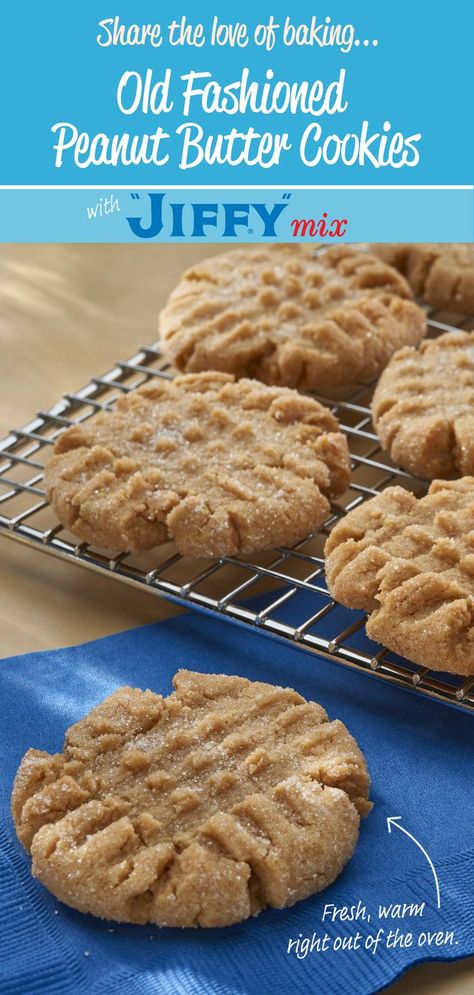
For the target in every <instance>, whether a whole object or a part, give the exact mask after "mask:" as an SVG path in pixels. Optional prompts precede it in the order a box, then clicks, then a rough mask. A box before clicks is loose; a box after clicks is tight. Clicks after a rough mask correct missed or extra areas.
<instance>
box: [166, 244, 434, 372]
mask: <svg viewBox="0 0 474 995" xmlns="http://www.w3.org/2000/svg"><path fill="white" fill-rule="evenodd" d="M410 297H411V292H410V289H409V287H408V284H407V283H406V282H405V280H404V279H403V278H402V277H401V276H400V274H399V273H397V271H396V270H394V269H393V268H392V267H391V266H387V265H386V264H385V263H383V262H381V261H380V260H379V259H377V258H376V257H375V256H373V255H369V254H368V253H366V252H360V251H357V250H356V249H353V248H352V247H351V246H346V245H344V246H341V247H339V246H338V247H336V248H331V249H329V250H327V251H326V252H322V253H320V254H319V255H318V256H316V255H314V253H313V251H312V249H311V247H309V246H305V245H269V246H262V245H259V246H255V247H250V248H243V247H242V248H239V249H235V250H234V251H232V252H226V253H223V254H222V255H219V256H214V257H213V258H212V259H208V260H206V261H204V262H202V263H200V264H199V265H197V266H194V267H193V268H192V269H189V270H187V271H186V272H185V273H184V274H183V276H182V278H181V280H180V282H179V284H178V286H177V287H176V288H175V290H174V291H173V292H172V294H171V296H170V298H169V301H168V303H167V305H166V307H165V309H164V311H163V312H162V313H161V316H160V334H161V342H162V347H163V350H164V352H165V354H166V355H167V356H169V358H170V360H171V361H172V362H173V363H174V364H175V365H176V366H177V367H178V369H180V370H185V371H187V372H194V371H198V370H207V369H215V370H223V371H225V372H228V373H234V374H235V375H236V376H237V377H243V376H252V377H257V378H258V379H259V380H262V381H263V382H264V383H268V384H284V385H286V386H287V387H297V388H299V389H300V390H321V391H325V390H326V389H327V388H328V387H330V388H334V387H339V386H341V385H345V384H350V383H354V382H355V381H357V380H364V381H368V380H371V379H372V378H373V377H375V376H376V375H377V374H379V373H380V371H381V370H382V369H383V367H384V366H385V364H386V363H387V361H388V360H389V358H390V356H391V355H392V354H393V353H394V352H395V350H396V349H398V348H400V347H401V346H403V345H418V343H419V342H421V340H422V338H423V336H424V334H425V316H424V314H423V312H422V311H421V310H420V308H418V307H417V305H416V304H415V303H414V302H413V301H412V300H410Z"/></svg>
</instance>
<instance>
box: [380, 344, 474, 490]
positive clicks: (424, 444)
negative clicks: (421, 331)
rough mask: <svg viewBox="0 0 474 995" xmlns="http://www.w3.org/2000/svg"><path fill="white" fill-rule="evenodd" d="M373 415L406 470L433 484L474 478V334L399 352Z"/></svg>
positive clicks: (394, 456) (383, 381)
mask: <svg viewBox="0 0 474 995" xmlns="http://www.w3.org/2000/svg"><path fill="white" fill-rule="evenodd" d="M372 414H373V420H374V426H375V430H376V432H377V434H378V436H379V439H380V441H381V443H382V446H383V447H384V449H385V450H386V451H387V452H388V453H389V455H390V456H391V458H392V459H393V460H394V462H395V463H398V464H399V465H400V466H402V467H404V469H406V470H410V471H411V472H412V473H415V474H418V475H420V476H422V477H428V478H430V479H433V477H450V476H454V475H458V476H466V475H469V474H472V473H474V334H469V333H468V332H449V333H448V334H446V335H441V336H440V337H439V338H437V339H434V340H432V341H425V342H422V344H421V346H420V348H419V349H418V350H416V349H412V348H405V349H400V350H399V351H398V352H396V353H395V355H394V356H393V357H392V359H391V360H390V362H389V364H388V366H387V367H386V368H385V370H384V372H383V373H382V376H381V378H380V380H379V382H378V384H377V387H376V389H375V393H374V397H373V401H372Z"/></svg>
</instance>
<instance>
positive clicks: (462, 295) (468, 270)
mask: <svg viewBox="0 0 474 995" xmlns="http://www.w3.org/2000/svg"><path fill="white" fill-rule="evenodd" d="M372 251H373V252H375V253H376V255H377V256H379V257H380V259H383V260H384V262H387V263H389V264H390V265H392V266H395V267H396V269H398V270H399V272H400V273H403V275H404V276H405V277H406V279H407V280H408V282H409V284H410V286H411V287H412V289H413V290H414V292H415V294H416V295H417V296H418V297H421V299H422V300H423V301H425V302H426V303H427V304H430V305H431V306H432V307H436V308H444V309H445V310H447V311H456V312H460V313H461V314H474V245H472V243H468V242H466V243H454V244H453V243H451V242H447V243H445V242H424V243H415V244H406V243H396V244H394V245H393V244H387V245H385V244H384V245H373V246H372Z"/></svg>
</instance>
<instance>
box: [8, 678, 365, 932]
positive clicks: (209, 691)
mask: <svg viewBox="0 0 474 995" xmlns="http://www.w3.org/2000/svg"><path fill="white" fill-rule="evenodd" d="M173 683H174V685H175V688H176V691H175V693H174V694H172V695H170V697H168V698H162V697H161V695H157V694H154V693H153V692H152V691H140V690H137V689H135V688H126V687H125V688H120V689H119V690H118V691H116V692H115V693H114V694H112V695H111V696H110V697H109V698H106V699H105V701H103V702H102V704H100V705H99V706H98V707H97V708H95V709H94V710H93V711H92V712H91V713H90V715H88V716H86V717H85V718H84V719H82V720H81V721H80V722H77V723H76V725H73V726H71V728H70V729H69V730H68V731H67V733H66V740H65V745H64V751H63V753H56V754H54V755H50V754H49V753H45V752H42V751H40V750H29V751H28V752H27V753H26V754H25V756H24V757H23V760H22V762H21V765H20V767H19V770H18V773H17V776H16V779H15V784H14V788H13V796H12V811H13V818H14V821H15V827H16V831H17V834H18V837H19V839H20V840H21V842H22V843H23V846H25V847H26V849H27V850H28V851H30V852H31V854H32V858H33V868H32V869H33V874H34V875H35V876H36V877H38V878H39V880H40V881H42V882H43V884H45V885H46V887H47V888H49V890H50V891H52V893H53V894H54V895H56V897H57V898H59V899H61V901H63V902H66V904H68V905H71V906H73V908H75V909H79V910H80V911H81V912H90V913H92V914H93V915H96V916H101V917H103V918H106V919H117V920H119V921H121V922H136V923H147V922H153V923H157V924H158V925H161V926H226V925H229V924H230V923H235V922H240V921H242V920H243V919H247V917H248V916H251V915H256V914H257V913H258V912H260V911H261V909H263V908H264V907H265V906H266V905H271V906H274V907H276V908H283V907H285V906H288V905H293V904H294V903H295V902H297V901H299V900H300V899H302V898H306V897H307V896H308V895H311V894H313V893H314V892H317V891H320V890H321V889H323V888H325V887H327V885H329V884H330V883H331V882H332V881H334V879H335V878H336V877H337V875H338V874H339V873H340V872H341V870H342V868H343V867H344V865H345V863H346V862H347V861H348V860H349V858H350V857H351V855H352V853H353V850H354V847H355V845H356V842H357V837H358V832H359V820H360V816H361V815H365V814H366V813H367V812H368V811H369V810H370V808H371V805H370V802H368V800H367V799H368V791H369V783H370V782H369V777H368V774H367V768H366V764H365V760H364V757H363V756H362V753H361V752H360V750H359V748H358V746H357V744H356V742H355V740H354V739H353V738H352V736H350V735H349V733H348V731H347V729H346V728H345V726H344V725H343V724H342V723H341V722H339V721H337V720H336V721H333V722H329V721H328V717H327V715H326V712H325V711H324V709H323V708H321V706H320V705H317V704H316V703H315V702H311V701H310V702H308V701H305V699H304V698H302V697H301V695H299V694H297V693H296V692H295V691H292V690H291V689H290V688H280V687H275V686H273V685H271V684H262V683H260V682H251V681H248V680H245V679H244V678H241V677H225V676H220V675H209V674H197V673H191V672H189V671H185V670H180V671H179V672H178V673H177V674H176V676H175V678H174V681H173Z"/></svg>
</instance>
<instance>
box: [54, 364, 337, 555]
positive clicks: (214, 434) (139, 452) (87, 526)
mask: <svg viewBox="0 0 474 995" xmlns="http://www.w3.org/2000/svg"><path fill="white" fill-rule="evenodd" d="M349 476H350V462H349V453H348V447H347V442H346V438H345V436H344V435H343V434H342V433H341V432H340V431H339V426H338V422H337V420H336V418H334V416H333V415H332V414H331V413H330V412H329V411H328V410H327V408H324V407H323V406H322V405H321V404H319V403H318V402H317V401H315V400H313V398H310V397H302V396H301V395H300V394H298V393H297V392H296V391H292V390H285V389H282V388H271V387H264V386H263V385H262V384H261V383H259V382H258V381H252V380H241V381H239V382H238V383H235V382H234V378H233V377H232V376H228V375H225V374H222V373H202V374H198V375H194V376H192V375H191V376H184V377H177V378H176V380H174V381H167V380H161V379H158V378H157V379H156V380H153V381H151V382H149V383H147V384H146V385H145V386H143V387H140V388H138V390H134V391H132V392H131V393H129V394H128V395H126V396H125V397H122V398H120V400H119V401H118V402H117V405H116V410H115V411H114V412H113V413H109V412H107V413H101V414H99V415H97V416H94V417H92V418H90V419H88V420H87V421H86V422H84V423H82V424H81V425H78V426H77V427H76V426H74V427H73V428H70V429H68V430H67V431H66V432H65V433H64V434H63V435H61V436H60V437H59V439H58V441H57V442H56V445H55V447H54V455H53V457H52V459H51V460H50V462H49V463H48V465H47V467H46V474H45V485H46V491H47V495H48V500H49V501H50V502H51V503H52V505H53V507H54V509H55V511H56V513H57V515H58V518H59V520H60V521H61V522H62V523H63V525H65V526H66V527H67V528H69V529H71V531H72V532H73V533H74V535H77V536H78V537H79V538H80V539H84V540H85V541H86V542H90V543H93V544H95V545H98V546H105V547H107V548H110V549H117V550H139V549H147V548H149V547H151V546H154V545H156V544H157V543H163V542H168V541H169V540H170V539H174V540H175V541H176V545H177V547H178V550H179V552H180V553H182V554H183V555H186V556H224V555H234V554H236V553H241V552H251V551H252V550H257V549H267V548H269V547H272V546H274V545H281V544H290V545H291V544H293V543H295V542H297V541H298V540H300V539H303V538H304V537H305V536H306V535H308V533H309V532H312V531H314V530H316V529H317V528H318V527H319V526H320V525H321V524H322V522H323V521H324V520H325V518H326V517H327V515H328V512H329V508H330V504H329V499H330V498H331V497H333V496H337V495H339V494H341V493H342V492H343V491H344V490H345V488H346V486H347V483H348V481H349Z"/></svg>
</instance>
